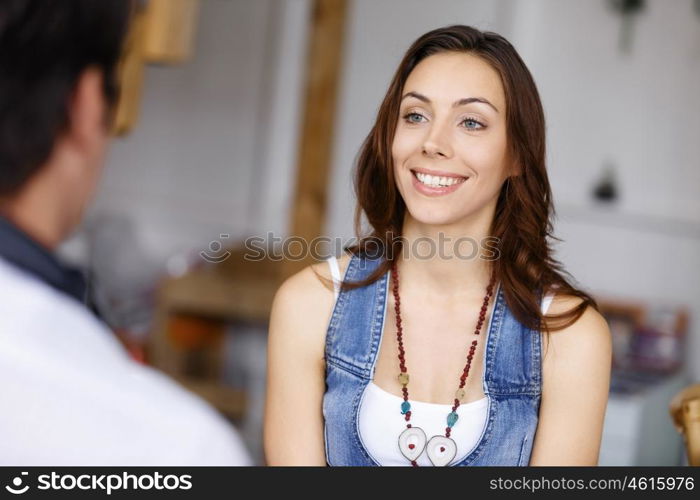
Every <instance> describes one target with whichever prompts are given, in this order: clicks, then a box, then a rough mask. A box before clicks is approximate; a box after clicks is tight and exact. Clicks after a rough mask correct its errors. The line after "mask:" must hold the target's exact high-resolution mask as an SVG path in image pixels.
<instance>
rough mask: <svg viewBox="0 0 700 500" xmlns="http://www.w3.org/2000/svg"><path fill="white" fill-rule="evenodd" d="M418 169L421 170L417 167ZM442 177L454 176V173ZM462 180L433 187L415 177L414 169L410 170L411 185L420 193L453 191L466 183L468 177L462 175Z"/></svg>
mask: <svg viewBox="0 0 700 500" xmlns="http://www.w3.org/2000/svg"><path fill="white" fill-rule="evenodd" d="M418 171H421V170H420V169H418ZM443 177H455V175H454V174H452V175H449V176H447V175H445V176H443ZM462 178H463V179H464V180H463V181H462V182H458V183H456V184H452V185H451V186H445V187H433V186H428V185H427V184H423V183H422V182H421V181H420V180H418V177H416V171H415V170H411V179H412V181H413V187H414V188H415V190H416V191H418V192H419V193H422V194H424V195H426V196H433V197H434V196H443V195H446V194H450V193H453V192H454V191H456V190H457V189H459V187H460V186H462V185H463V184H466V183H467V182H468V181H469V177H466V178H465V177H462Z"/></svg>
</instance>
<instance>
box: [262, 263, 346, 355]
mask: <svg viewBox="0 0 700 500" xmlns="http://www.w3.org/2000/svg"><path fill="white" fill-rule="evenodd" d="M349 262H350V256H349V255H346V254H343V255H342V256H340V257H338V266H339V267H340V272H341V277H342V276H343V275H344V272H345V269H347V266H348V263H349ZM321 278H323V279H321ZM324 280H327V282H326V281H324ZM334 302H335V297H334V293H333V285H332V282H331V272H330V266H329V264H328V262H327V261H325V260H324V261H321V262H317V263H314V264H310V265H308V266H306V267H305V268H303V269H302V270H301V271H298V272H297V273H295V274H293V275H292V276H290V277H288V278H287V279H285V280H284V281H283V282H282V284H281V285H280V287H279V288H278V289H277V292H276V293H275V297H274V299H273V302H272V310H271V314H270V333H271V337H273V338H271V340H272V341H274V338H275V337H278V336H282V335H283V336H285V337H288V338H289V337H292V338H294V339H295V341H296V343H297V345H298V346H300V347H303V346H306V347H308V348H311V349H313V350H314V351H315V352H316V354H319V353H320V354H321V357H322V350H323V346H324V345H325V335H326V328H327V326H328V322H329V321H330V315H331V314H332V312H333V305H334Z"/></svg>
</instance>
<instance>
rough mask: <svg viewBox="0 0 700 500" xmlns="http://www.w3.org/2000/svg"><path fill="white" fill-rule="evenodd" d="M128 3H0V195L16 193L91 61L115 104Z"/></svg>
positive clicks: (47, 149) (64, 117) (42, 155)
mask: <svg viewBox="0 0 700 500" xmlns="http://www.w3.org/2000/svg"><path fill="white" fill-rule="evenodd" d="M131 7H132V4H131V2H130V1H129V0H0V196H7V195H13V194H15V193H17V192H18V191H19V190H20V189H21V188H22V186H23V185H24V184H25V183H26V182H27V180H29V178H30V177H31V176H32V175H33V174H34V173H36V171H37V170H38V169H39V168H40V166H41V165H42V164H43V163H44V162H45V161H46V160H47V159H48V157H49V155H50V154H51V151H52V149H53V146H54V142H55V140H56V138H57V136H58V135H59V134H60V133H61V132H63V131H64V130H65V129H66V127H67V125H68V107H67V105H68V101H69V99H70V97H71V94H72V92H73V90H74V88H75V86H76V84H77V81H78V77H79V76H80V75H81V73H82V72H83V71H84V70H85V69H87V68H88V67H90V66H95V67H97V68H98V69H100V70H102V72H103V74H104V89H103V90H104V95H105V98H106V100H107V103H108V105H109V106H110V108H111V107H113V106H114V104H115V102H116V100H117V96H118V83H117V74H116V73H117V65H118V63H119V59H120V56H121V50H122V46H123V42H124V38H125V36H126V32H127V29H128V24H129V19H130V14H131Z"/></svg>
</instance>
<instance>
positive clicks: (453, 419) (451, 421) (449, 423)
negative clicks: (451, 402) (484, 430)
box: [447, 412, 459, 427]
mask: <svg viewBox="0 0 700 500" xmlns="http://www.w3.org/2000/svg"><path fill="white" fill-rule="evenodd" d="M458 418H459V415H457V414H456V413H455V412H452V413H450V414H449V415H447V426H448V427H452V426H454V425H455V422H457V419H458Z"/></svg>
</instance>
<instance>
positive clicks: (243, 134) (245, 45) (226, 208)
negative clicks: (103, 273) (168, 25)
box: [89, 0, 309, 260]
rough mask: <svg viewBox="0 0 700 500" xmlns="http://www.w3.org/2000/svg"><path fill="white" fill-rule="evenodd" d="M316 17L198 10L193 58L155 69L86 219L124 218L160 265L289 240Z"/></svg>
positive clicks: (293, 9) (240, 6)
mask: <svg viewBox="0 0 700 500" xmlns="http://www.w3.org/2000/svg"><path fill="white" fill-rule="evenodd" d="M308 6H309V3H308V2H307V1H306V0H288V1H287V0H256V1H231V0H204V1H203V2H201V11H200V16H199V27H198V31H197V38H196V44H195V50H194V58H193V59H192V60H191V61H190V62H188V63H186V64H184V65H180V66H174V67H165V66H164V67H156V66H148V67H147V69H146V75H145V83H144V93H143V97H142V107H141V116H140V121H139V123H138V125H137V127H136V128H135V129H134V131H133V132H132V133H131V134H130V135H129V136H127V137H126V138H123V139H118V140H116V141H115V142H114V143H113V145H112V147H111V151H110V154H109V157H108V161H107V165H106V168H105V173H104V178H103V182H102V185H101V189H100V191H99V193H98V194H97V196H96V199H95V204H94V206H93V207H92V209H91V211H90V214H89V215H90V217H91V218H95V217H96V216H98V215H100V214H103V213H110V214H114V213H117V214H122V215H124V216H126V217H128V218H129V220H131V221H132V222H133V223H134V224H135V230H136V234H137V237H138V239H139V242H140V243H141V244H142V245H143V246H144V250H145V251H146V252H147V253H149V254H150V255H152V256H153V257H154V258H156V259H158V260H164V259H167V258H168V257H170V256H172V255H174V254H177V253H179V252H190V253H194V254H196V253H197V252H198V251H199V250H205V249H207V247H208V245H209V243H210V242H211V241H212V240H217V239H219V235H220V234H222V233H224V234H230V235H231V237H230V239H228V240H225V239H224V240H222V242H223V243H227V242H228V243H231V242H233V241H235V240H237V239H238V238H240V237H242V236H243V235H247V234H250V233H251V232H253V231H255V230H256V229H257V228H259V227H261V226H262V227H266V228H267V227H269V228H272V229H275V230H276V231H282V230H284V227H285V226H286V217H284V216H283V214H284V213H285V212H286V210H287V205H288V203H289V195H290V193H291V191H290V190H289V187H288V186H289V184H290V183H291V180H292V176H293V166H294V162H295V160H296V156H295V148H296V137H297V131H296V129H297V122H298V112H299V106H300V91H301V78H302V71H303V64H302V62H303V57H304V55H305V36H306V21H307V19H306V17H307V15H308ZM271 166H274V168H273V169H272V170H271ZM261 200H269V201H270V203H262V202H261Z"/></svg>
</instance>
